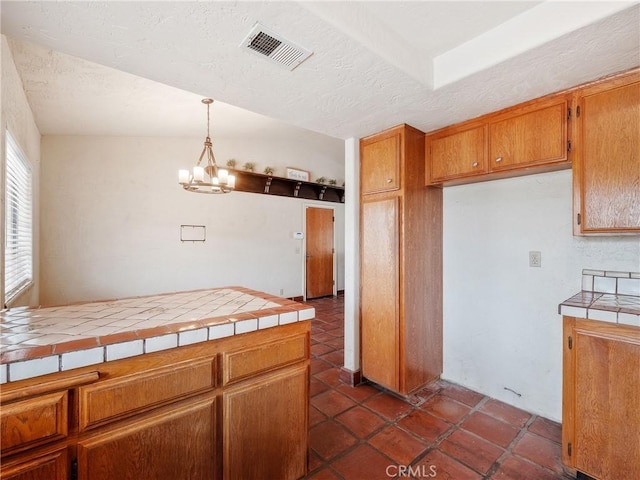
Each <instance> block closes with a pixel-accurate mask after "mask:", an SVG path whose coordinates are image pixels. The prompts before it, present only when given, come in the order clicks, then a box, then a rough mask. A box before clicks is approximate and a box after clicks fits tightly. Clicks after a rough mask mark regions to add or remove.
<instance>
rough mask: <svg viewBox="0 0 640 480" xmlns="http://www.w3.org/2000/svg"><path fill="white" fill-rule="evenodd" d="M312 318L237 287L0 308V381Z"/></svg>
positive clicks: (293, 305)
mask: <svg viewBox="0 0 640 480" xmlns="http://www.w3.org/2000/svg"><path fill="white" fill-rule="evenodd" d="M314 317H315V309H314V308H313V307H309V306H308V305H305V304H303V303H298V302H294V301H292V300H288V299H284V298H281V297H276V296H273V295H269V294H266V293H262V292H257V291H254V290H250V289H247V288H243V287H227V288H218V289H206V290H195V291H189V292H177V293H168V294H161V295H151V296H144V297H132V298H124V299H117V300H107V301H98V302H87V303H77V304H71V305H61V306H54V307H45V308H26V307H19V308H12V309H6V310H2V311H0V321H1V323H0V325H1V328H2V330H1V333H0V383H7V382H11V381H16V380H24V379H26V378H33V377H36V376H40V375H46V374H49V373H55V372H59V371H65V370H71V369H73V368H80V367H85V366H88V365H94V364H97V363H101V362H106V361H112V360H118V359H121V358H127V357H132V356H136V355H143V354H145V353H151V352H157V351H161V350H167V349H170V348H176V347H181V346H184V345H191V344H194V343H198V342H205V341H211V340H216V339H219V338H224V337H229V336H232V335H239V334H242V333H247V332H251V331H255V330H261V329H265V328H272V327H276V326H278V325H285V324H288V323H294V322H298V321H303V320H310V319H312V318H314Z"/></svg>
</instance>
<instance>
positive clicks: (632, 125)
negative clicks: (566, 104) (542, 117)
mask: <svg viewBox="0 0 640 480" xmlns="http://www.w3.org/2000/svg"><path fill="white" fill-rule="evenodd" d="M639 77H640V74H638V73H636V74H635V75H634V76H633V77H631V78H632V79H635V80H633V81H630V82H627V83H626V84H624V83H622V84H621V82H617V83H616V82H613V83H612V85H611V86H610V87H609V88H607V89H605V90H602V88H593V89H588V90H585V91H584V92H583V93H582V95H581V96H580V97H579V98H578V102H577V103H578V108H580V115H579V116H578V117H577V124H578V128H577V132H578V138H577V139H576V146H577V147H578V149H577V151H576V157H577V158H576V161H574V189H575V190H577V191H574V202H578V205H576V206H577V208H576V210H577V211H576V214H577V215H580V217H579V220H578V218H577V217H576V221H577V222H578V224H579V225H578V226H577V228H576V230H579V231H578V232H577V233H590V232H593V233H603V232H612V233H616V232H620V233H625V232H640V78H639ZM605 86H606V85H605ZM578 142H579V143H578ZM576 194H577V195H576Z"/></svg>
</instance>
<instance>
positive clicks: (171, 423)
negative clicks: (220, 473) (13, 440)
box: [77, 394, 217, 480]
mask: <svg viewBox="0 0 640 480" xmlns="http://www.w3.org/2000/svg"><path fill="white" fill-rule="evenodd" d="M216 457H217V455H216V400H215V396H214V395H213V394H209V395H206V396H205V397H204V398H198V399H195V400H191V401H188V402H181V403H179V404H178V405H175V406H171V407H169V408H163V409H159V410H157V411H154V412H153V413H152V414H149V415H143V416H140V417H135V418H134V420H132V421H129V422H126V423H120V424H118V425H117V426H115V427H111V428H107V429H103V430H101V431H100V433H92V434H90V435H86V436H83V437H81V438H80V439H79V440H78V460H77V461H78V478H80V479H87V480H89V479H90V480H114V479H118V480H120V479H122V480H138V479H141V478H153V479H165V478H166V479H167V480H168V479H172V480H174V479H175V480H180V479H182V480H192V479H200V480H209V479H212V478H216V471H217V470H216V466H217V460H216Z"/></svg>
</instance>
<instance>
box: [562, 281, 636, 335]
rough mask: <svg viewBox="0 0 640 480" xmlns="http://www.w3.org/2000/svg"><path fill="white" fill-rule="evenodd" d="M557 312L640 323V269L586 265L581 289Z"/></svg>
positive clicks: (633, 323) (592, 318)
mask: <svg viewBox="0 0 640 480" xmlns="http://www.w3.org/2000/svg"><path fill="white" fill-rule="evenodd" d="M558 313H560V314H561V315H567V316H571V317H577V318H587V319H590V320H600V321H603V322H610V323H619V324H624V325H633V326H636V327H640V273H637V272H613V271H606V270H586V269H585V270H583V271H582V291H580V292H579V293H577V294H575V295H574V296H572V297H571V298H568V299H567V300H565V301H564V302H562V303H561V304H560V305H559V306H558Z"/></svg>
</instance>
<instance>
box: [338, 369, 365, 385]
mask: <svg viewBox="0 0 640 480" xmlns="http://www.w3.org/2000/svg"><path fill="white" fill-rule="evenodd" d="M339 378H340V381H341V382H342V383H346V384H347V385H349V386H350V387H355V386H356V385H360V384H361V383H362V374H361V373H360V370H356V371H355V372H354V371H352V370H349V369H348V368H344V367H342V368H341V369H340V376H339Z"/></svg>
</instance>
